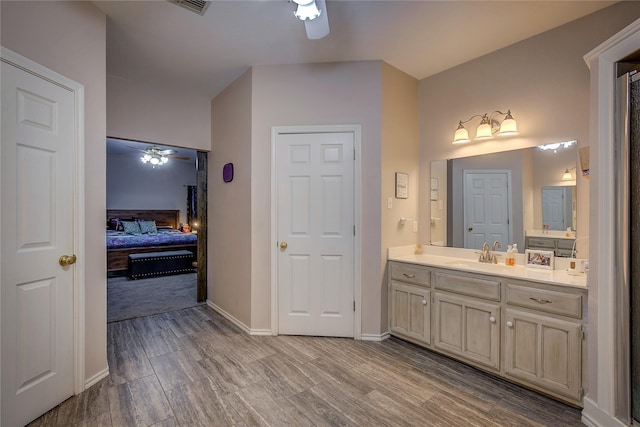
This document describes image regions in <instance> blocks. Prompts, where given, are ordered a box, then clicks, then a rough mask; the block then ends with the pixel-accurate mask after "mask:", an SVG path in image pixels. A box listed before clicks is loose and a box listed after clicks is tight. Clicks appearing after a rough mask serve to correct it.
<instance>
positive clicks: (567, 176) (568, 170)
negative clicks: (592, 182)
mask: <svg viewBox="0 0 640 427" xmlns="http://www.w3.org/2000/svg"><path fill="white" fill-rule="evenodd" d="M573 169H575V168H566V169H565V170H564V173H563V174H562V180H563V181H573V179H574V178H573V175H572V174H571V171H572V170H573Z"/></svg>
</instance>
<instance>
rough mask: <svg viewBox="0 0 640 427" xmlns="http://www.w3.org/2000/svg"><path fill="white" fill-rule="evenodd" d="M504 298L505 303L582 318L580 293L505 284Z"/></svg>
mask: <svg viewBox="0 0 640 427" xmlns="http://www.w3.org/2000/svg"><path fill="white" fill-rule="evenodd" d="M505 298H506V302H507V304H511V305H518V306H520V307H526V308H531V309H534V310H537V311H545V312H547V313H553V314H560V315H562V316H569V317H575V318H576V319H581V318H582V296H581V295H574V294H568V293H560V292H555V291H549V290H546V289H534V288H529V287H526V286H518V285H512V284H507V285H506V297H505Z"/></svg>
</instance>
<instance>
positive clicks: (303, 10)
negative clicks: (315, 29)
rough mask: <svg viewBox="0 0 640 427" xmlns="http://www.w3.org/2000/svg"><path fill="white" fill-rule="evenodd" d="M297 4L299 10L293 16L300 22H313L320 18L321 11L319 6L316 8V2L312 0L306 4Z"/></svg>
mask: <svg viewBox="0 0 640 427" xmlns="http://www.w3.org/2000/svg"><path fill="white" fill-rule="evenodd" d="M294 1H295V0H294ZM296 3H297V4H298V8H297V9H296V11H295V12H293V14H294V15H295V17H296V18H298V19H299V20H301V21H306V20H307V19H308V20H310V21H313V20H314V19H316V18H317V17H318V16H320V13H321V11H320V9H318V6H316V2H315V0H312V1H310V2H308V3H306V4H300V3H298V2H297V1H296Z"/></svg>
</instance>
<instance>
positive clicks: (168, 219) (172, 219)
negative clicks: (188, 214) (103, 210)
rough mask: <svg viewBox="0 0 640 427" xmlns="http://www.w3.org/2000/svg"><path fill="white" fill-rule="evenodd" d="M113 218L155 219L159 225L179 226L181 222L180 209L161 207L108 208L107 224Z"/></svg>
mask: <svg viewBox="0 0 640 427" xmlns="http://www.w3.org/2000/svg"><path fill="white" fill-rule="evenodd" d="M111 218H120V219H123V220H125V221H126V220H130V219H144V220H150V221H155V222H156V225H158V226H171V227H173V228H176V229H177V228H178V223H179V222H180V211H179V210H173V209H172V210H159V209H149V210H143V209H107V224H108V223H109V220H110V219H111Z"/></svg>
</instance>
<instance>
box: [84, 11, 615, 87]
mask: <svg viewBox="0 0 640 427" xmlns="http://www.w3.org/2000/svg"><path fill="white" fill-rule="evenodd" d="M94 3H95V4H96V5H97V6H98V7H99V8H100V9H101V10H102V11H104V12H105V13H106V14H107V16H108V19H107V73H108V74H110V75H113V76H117V77H120V78H124V79H128V80H132V81H143V82H146V83H148V84H157V85H169V86H172V87H176V88H180V89H182V90H185V91H189V92H191V91H193V92H198V93H200V94H202V93H205V94H207V95H208V96H209V97H211V98H213V97H214V96H215V95H216V94H218V93H219V92H220V91H221V90H222V89H224V88H225V87H226V86H227V85H229V84H230V83H231V82H232V81H233V80H235V79H236V78H237V77H238V76H240V75H241V74H242V73H243V72H244V71H245V70H247V68H248V67H250V66H252V65H260V64H291V63H307V62H334V61H358V60H379V59H381V60H384V61H386V62H388V63H389V64H391V65H393V66H395V67H397V68H399V69H400V70H403V71H404V72H406V73H408V74H410V75H412V76H413V77H415V78H417V79H423V78H425V77H428V76H431V75H433V74H436V73H438V72H440V71H443V70H446V69H448V68H451V67H454V66H456V65H459V64H462V63H464V62H467V61H469V60H472V59H474V58H477V57H480V56H482V55H485V54H487V53H489V52H493V51H495V50H498V49H501V48H503V47H505V46H508V45H511V44H513V43H516V42H518V41H521V40H524V39H526V38H529V37H531V36H533V35H536V34H539V33H541V32H544V31H547V30H549V29H552V28H554V27H557V26H559V25H562V24H564V23H566V22H569V21H572V20H574V19H577V18H580V17H582V16H584V15H587V14H589V13H592V12H595V11H596V10H599V9H601V8H603V7H606V6H609V5H611V4H613V3H614V2H611V1H451V0H449V1H399V0H378V1H354V0H351V1H347V0H343V1H331V0H328V1H327V14H328V17H329V25H330V28H331V33H330V34H329V36H327V37H325V38H324V39H321V40H308V39H307V38H306V35H305V29H304V24H303V23H302V22H301V21H298V20H297V19H296V18H295V17H294V16H293V10H294V8H295V5H294V4H293V3H290V2H289V1H287V0H260V1H249V0H226V1H220V0H215V1H214V2H213V3H212V4H211V5H210V6H209V8H208V10H207V12H206V13H205V15H204V16H200V15H197V14H195V13H193V12H191V11H188V10H186V9H184V8H182V7H180V6H177V5H175V4H172V3H169V2H167V1H163V0H159V1H158V0H156V1H95V2H94Z"/></svg>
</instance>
